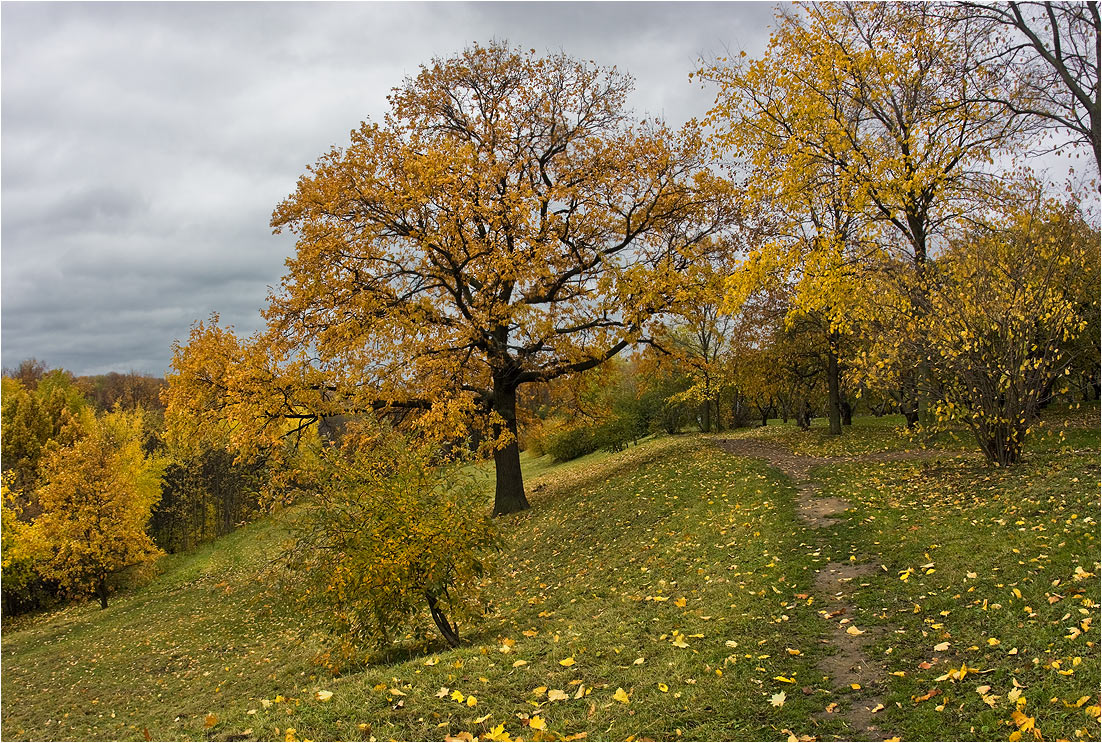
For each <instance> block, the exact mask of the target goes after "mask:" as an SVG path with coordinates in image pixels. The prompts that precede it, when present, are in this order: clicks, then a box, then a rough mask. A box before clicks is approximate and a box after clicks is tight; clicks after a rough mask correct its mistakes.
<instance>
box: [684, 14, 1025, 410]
mask: <svg viewBox="0 0 1102 743" xmlns="http://www.w3.org/2000/svg"><path fill="white" fill-rule="evenodd" d="M957 16H963V13H962V12H954V11H953V9H952V8H949V9H944V8H940V7H939V8H937V9H935V8H933V7H932V6H929V5H924V4H919V3H891V4H887V3H885V4H876V3H811V4H805V5H801V6H799V7H798V8H797V9H795V10H786V11H784V12H782V13H780V14H779V15H778V23H777V29H776V31H775V32H774V34H773V36H772V38H771V43H770V47H769V49H768V51H767V52H766V54H765V56H764V57H763V58H762V59H760V60H750V61H746V60H741V59H740V60H737V61H729V60H720V61H719V62H718V63H716V64H713V65H710V66H708V67H705V68H704V69H702V70H701V75H702V77H703V78H704V79H706V80H710V81H712V82H714V83H716V84H718V86H719V92H718V95H717V98H716V104H715V106H714V107H713V109H712V112H711V115H710V116H711V120H712V121H713V123H714V124H716V125H717V129H718V134H719V139H718V141H719V143H720V144H721V145H722V146H725V147H728V148H731V147H733V148H735V149H736V151H742V152H746V153H750V155H749V156H748V158H747V159H748V160H749V162H750V164H751V165H752V166H753V167H754V169H755V175H756V180H757V181H758V182H759V183H761V184H762V185H761V186H760V190H761V191H762V192H763V193H765V194H766V195H767V196H768V197H769V199H770V200H771V201H772V203H774V204H775V205H776V207H777V209H778V211H779V212H780V213H781V214H783V215H785V219H784V220H783V222H782V224H786V225H788V227H787V229H784V230H782V232H781V234H782V237H783V238H785V239H778V240H775V241H772V243H771V244H769V245H767V246H766V248H765V249H764V250H762V251H759V252H758V253H756V254H755V255H752V256H751V260H750V261H748V262H747V268H748V269H749V272H748V273H744V274H743V277H742V278H741V279H739V280H737V281H736V283H737V287H736V288H737V291H736V292H735V294H736V296H737V295H738V294H740V293H741V294H743V295H745V294H746V293H747V291H748V290H749V289H752V288H753V286H754V285H756V284H759V283H760V280H761V279H762V278H772V279H773V280H776V279H777V277H780V278H782V279H786V280H789V281H791V282H792V284H793V287H794V301H793V306H794V309H796V310H797V311H801V312H814V313H819V314H821V315H823V316H824V319H825V324H826V325H827V326H828V327H829V328H830V332H831V336H832V345H837V341H838V338H837V336H838V334H840V333H841V334H844V333H845V332H846V331H849V330H851V329H852V324H853V320H854V319H855V318H859V317H860V315H861V314H862V313H867V312H868V311H870V310H875V303H873V304H870V303H869V302H868V301H867V300H869V299H870V298H872V297H871V293H870V292H866V291H862V290H861V289H860V285H861V275H862V274H867V273H868V271H870V270H872V271H882V270H885V269H887V270H892V271H898V270H899V269H903V273H902V274H901V275H900V276H899V279H900V280H899V281H898V282H897V283H898V285H899V287H900V288H901V289H902V290H903V291H905V292H908V291H912V290H913V289H914V287H915V286H918V285H919V283H920V282H916V281H914V280H913V279H914V277H915V275H919V274H921V273H922V271H923V270H924V266H925V264H926V262H927V261H928V260H929V258H930V257H931V255H932V253H934V252H936V250H937V246H938V244H939V242H938V241H939V240H940V241H941V242H940V244H941V245H944V240H943V236H944V235H945V234H946V230H947V229H948V228H949V227H951V226H952V225H954V224H956V223H957V222H958V221H959V220H960V219H961V218H962V217H963V216H964V214H965V213H967V212H968V210H970V209H973V208H975V205H976V203H977V201H979V200H981V199H984V198H986V197H987V196H988V195H989V193H990V189H989V184H990V182H991V178H992V177H991V174H990V171H989V169H988V168H987V164H988V163H989V162H990V160H991V158H992V157H993V156H994V155H995V154H996V153H998V152H999V151H1000V148H1002V147H1004V146H1005V145H1006V144H1007V142H1009V141H1010V140H1011V139H1012V138H1013V136H1014V135H1015V134H1016V132H1017V129H1018V127H1019V126H1020V123H1019V121H1018V120H1016V119H1014V118H1013V117H1010V116H1009V115H1007V113H1006V111H1005V109H1004V107H1002V106H1001V105H999V104H997V103H995V102H993V101H990V100H986V99H985V98H984V97H983V96H982V95H980V91H979V90H978V89H977V88H979V87H981V86H990V85H992V84H994V83H995V82H996V81H997V79H998V75H999V74H1000V69H999V68H997V67H991V68H990V69H989V68H987V67H985V66H984V64H983V62H982V61H980V60H979V58H978V55H977V51H979V50H982V41H983V37H982V29H983V24H978V23H969V22H967V21H966V19H963V18H958V17H957ZM793 274H794V275H793ZM880 285H881V286H884V284H883V283H880ZM911 305H912V307H913V308H914V309H915V311H919V308H920V307H922V306H924V305H923V304H922V303H921V302H912V303H911ZM885 340H886V341H888V343H889V344H891V343H894V342H895V341H894V340H892V339H889V338H885ZM895 355H896V356H898V353H896V354H895ZM904 366H905V365H904ZM903 377H904V379H903V382H904V386H907V387H909V388H910V389H911V392H910V393H908V394H907V395H905V400H904V403H905V405H904V412H905V413H906V414H907V417H908V421H909V422H911V423H914V422H915V421H917V405H916V400H915V396H914V389H913V379H910V378H909V377H908V376H907V375H906V374H904V375H903ZM835 397H836V395H835Z"/></svg>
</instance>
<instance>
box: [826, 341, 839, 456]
mask: <svg viewBox="0 0 1102 743" xmlns="http://www.w3.org/2000/svg"><path fill="white" fill-rule="evenodd" d="M826 355H827V394H828V396H829V398H830V401H829V402H828V404H827V420H829V421H830V435H831V436H841V435H842V394H841V390H840V382H839V376H841V375H840V372H839V369H838V356H837V355H835V353H834V349H833V348H828V349H827V352H826Z"/></svg>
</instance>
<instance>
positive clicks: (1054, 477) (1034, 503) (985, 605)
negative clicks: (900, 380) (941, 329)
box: [815, 429, 1102, 740]
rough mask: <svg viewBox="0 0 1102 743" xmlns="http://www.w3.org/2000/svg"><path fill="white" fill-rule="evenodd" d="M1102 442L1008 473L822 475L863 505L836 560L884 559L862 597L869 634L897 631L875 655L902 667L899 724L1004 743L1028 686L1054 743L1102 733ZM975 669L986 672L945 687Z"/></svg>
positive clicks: (896, 687)
mask: <svg viewBox="0 0 1102 743" xmlns="http://www.w3.org/2000/svg"><path fill="white" fill-rule="evenodd" d="M1093 434H1094V452H1093V453H1090V454H1086V453H1078V454H1075V453H1059V452H1052V453H1048V454H1034V455H1032V456H1030V457H1029V458H1028V459H1027V461H1026V462H1025V463H1024V464H1023V465H1021V466H1019V467H1015V468H1011V469H1001V470H1000V469H995V468H992V467H990V466H988V465H986V464H984V463H983V462H982V461H981V460H979V459H978V458H976V457H974V456H972V457H959V456H958V457H953V456H946V458H944V459H939V460H936V461H910V462H890V463H872V462H870V463H860V464H846V465H835V466H831V467H829V468H826V467H824V468H820V469H819V470H818V471H817V472H816V473H815V474H816V476H817V477H818V478H819V480H820V481H822V482H823V483H824V485H825V487H824V490H823V493H824V494H825V495H837V496H840V497H844V498H846V499H847V500H848V501H850V503H851V504H853V506H854V508H853V509H852V510H851V511H850V513H849V514H848V516H849V518H847V519H846V520H845V521H843V522H841V523H840V524H839V525H837V526H836V527H835V528H833V529H832V530H830V533H829V538H828V540H827V541H828V547H827V548H826V549H824V551H823V559H835V560H846V559H849V556H850V555H853V556H855V557H856V558H857V560H859V561H869V562H873V563H875V564H878V565H881V566H882V570H881V572H880V573H879V574H877V575H875V576H872V577H870V578H869V579H867V580H866V581H863V582H862V584H861V586H860V587H859V589H858V590H857V592H856V594H855V596H854V602H855V603H856V605H857V606H858V607H859V612H860V616H861V621H862V622H863V625H862V626H864V625H869V626H873V627H881V628H883V630H885V635H884V637H883V639H881V640H879V641H878V642H877V644H876V645H874V646H873V650H872V652H873V654H874V655H879V656H880V658H881V659H882V660H883V661H885V662H886V663H887V665H888V668H889V669H890V670H891V671H894V672H896V673H897V674H899V675H889V676H886V677H885V678H884V680H883V685H884V690H883V702H884V704H885V705H886V709H885V711H884V712H883V713H882V715H883V722H884V725H885V727H886V729H889V730H894V731H898V732H899V733H900V734H901V735H902V736H903V737H904V738H911V739H919V740H923V739H926V740H928V739H940V740H957V739H965V740H976V739H992V738H994V739H999V738H1005V737H1007V736H1008V735H1009V734H1010V733H1011V732H1012V731H1014V730H1015V726H1014V725H1013V724H1012V723H1011V722H1010V718H1011V714H1012V711H1013V710H1014V709H1015V704H1017V703H1020V700H1018V702H1012V701H1011V700H1010V699H1009V698H1008V696H1007V695H1008V694H1011V693H1012V692H1013V691H1014V689H1015V688H1018V692H1017V693H1018V694H1020V695H1021V697H1022V698H1024V699H1026V702H1025V707H1024V713H1025V714H1026V715H1027V716H1030V717H1034V718H1035V724H1036V727H1037V729H1038V730H1039V731H1040V732H1041V733H1042V734H1043V735H1044V736H1045V737H1046V738H1052V737H1057V738H1065V739H1090V740H1097V739H1098V737H1099V726H1098V721H1097V718H1096V717H1094V716H1091V715H1089V714H1088V713H1087V711H1086V708H1087V707H1089V706H1091V705H1097V704H1098V703H1099V701H1098V689H1099V684H1100V682H1102V679H1100V674H1099V663H1100V660H1099V646H1098V642H1099V635H1098V607H1099V600H1100V597H1099V573H1100V569H1102V565H1100V564H1099V562H1098V557H1099V541H1098V540H1099V524H1098V518H1099V491H1098V487H1099V482H1098V455H1097V447H1098V432H1097V429H1094V432H1093ZM904 577H905V578H906V580H903V578H904ZM1084 620H1085V621H1087V622H1088V624H1087V625H1086V627H1087V629H1085V630H1084V629H1083V626H1081V625H1080V624H1079V623H1080V622H1082V621H1084ZM1073 627H1074V628H1077V631H1076V630H1073V629H1072V628H1073ZM943 642H947V643H949V644H948V647H947V648H946V649H944V650H940V651H939V650H938V649H936V648H935V646H938V645H940V643H943ZM943 647H944V646H943ZM1053 661H1057V662H1058V664H1059V665H1058V666H1054V665H1053ZM922 664H932V665H927V666H926V667H922ZM962 664H965V665H966V666H967V667H968V668H970V669H976V672H975V673H969V674H967V675H966V676H965V677H964V679H962V680H960V681H957V680H955V679H951V678H950V679H946V678H944V675H945V674H946V673H947V672H948V671H949V670H950V669H951V668H957V669H959V668H960V667H961V665H962ZM1061 672H1062V673H1061ZM982 686H989V687H990V689H989V690H988V691H987V692H986V695H987V696H989V697H993V699H989V700H988V701H989V702H991V703H990V704H989V703H987V702H985V701H984V699H983V695H981V694H979V693H977V692H976V688H977V687H982ZM932 689H938V690H939V693H938V694H936V695H934V697H932V698H931V699H929V700H927V701H920V702H916V701H915V697H922V696H923V695H924V694H926V693H928V692H929V691H930V690H932ZM1082 697H1087V698H1088V701H1086V702H1085V703H1083V704H1082V705H1081V706H1079V707H1075V706H1070V707H1069V706H1068V704H1071V705H1075V703H1076V702H1077V701H1078V700H1079V699H1081V698H1082ZM939 705H944V706H943V708H942V709H940V710H939V709H937V707H938V706H939Z"/></svg>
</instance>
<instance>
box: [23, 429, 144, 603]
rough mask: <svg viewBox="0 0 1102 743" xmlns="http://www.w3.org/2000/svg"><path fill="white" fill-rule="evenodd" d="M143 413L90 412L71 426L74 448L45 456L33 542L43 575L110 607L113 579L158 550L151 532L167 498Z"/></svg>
mask: <svg viewBox="0 0 1102 743" xmlns="http://www.w3.org/2000/svg"><path fill="white" fill-rule="evenodd" d="M141 421H142V418H141V414H140V411H131V412H113V413H107V414H106V415H104V416H103V417H102V418H100V419H97V418H96V417H95V415H94V414H93V413H92V412H91V410H89V409H84V410H83V411H81V412H80V413H79V415H78V416H77V417H76V418H74V419H72V420H71V422H70V423H69V429H70V430H69V431H68V435H67V437H66V438H69V439H71V440H72V443H70V444H68V445H58V444H51V445H50V446H48V447H47V452H46V453H45V454H44V456H43V463H42V480H43V482H44V484H43V485H42V486H41V487H40V488H39V489H38V493H37V494H38V500H39V504H40V506H41V507H42V514H41V515H40V516H38V517H37V518H36V519H35V520H34V523H33V524H32V525H31V528H30V530H29V532H30V533H29V534H27V535H26V536H27V539H28V540H29V542H30V543H31V544H32V545H33V547H32V549H33V551H35V552H36V553H38V554H39V555H40V562H39V563H38V567H39V571H40V572H41V574H42V575H43V577H46V578H51V579H54V580H56V581H58V583H59V584H60V585H61V587H62V588H64V589H66V590H68V591H70V592H72V593H75V594H94V595H95V596H96V597H97V598H99V601H100V606H101V607H103V608H104V609H106V608H107V597H108V586H107V579H108V578H109V577H110V575H111V574H112V573H114V572H116V571H118V570H120V569H122V568H125V567H129V566H131V565H135V564H137V563H140V562H144V561H146V560H149V559H150V558H152V557H154V556H155V555H157V554H158V553H159V550H158V549H157V548H156V547H155V546H154V544H153V540H151V539H150V538H149V537H148V536H147V535H146V533H145V527H146V523H147V522H148V521H149V513H150V510H151V509H152V507H153V505H154V504H155V503H156V502H157V499H158V498H160V494H161V479H160V478H161V466H160V464H158V463H157V462H156V461H154V460H152V459H151V458H149V457H147V456H146V454H145V452H143V451H142V445H141V444H142V422H141Z"/></svg>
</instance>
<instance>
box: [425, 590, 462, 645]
mask: <svg viewBox="0 0 1102 743" xmlns="http://www.w3.org/2000/svg"><path fill="white" fill-rule="evenodd" d="M425 600H426V601H428V602H429V614H431V615H432V621H434V622H435V623H436V627H437V629H439V630H440V634H441V635H443V636H444V641H445V642H447V643H448V645H449V646H450V647H453V648H454V647H458V645H459V625H458V624H451V623H450V622H448V618H447V616H445V615H444V610H443V609H441V608H440V605H439V604H437V603H436V597H435V596H433V595H432V594H431V593H428V592H426V593H425Z"/></svg>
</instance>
